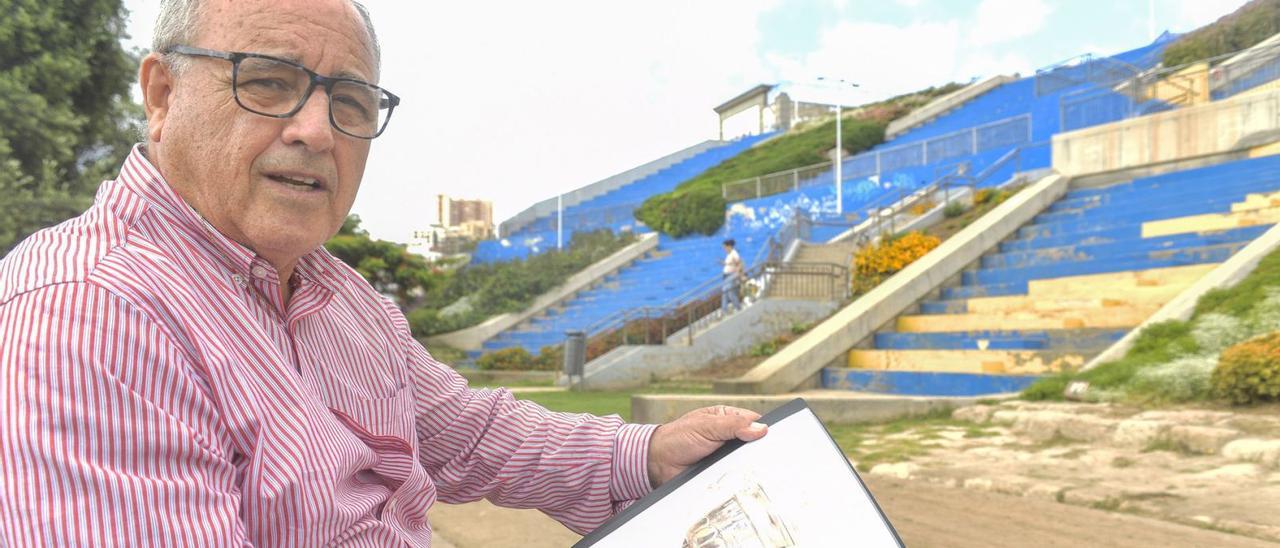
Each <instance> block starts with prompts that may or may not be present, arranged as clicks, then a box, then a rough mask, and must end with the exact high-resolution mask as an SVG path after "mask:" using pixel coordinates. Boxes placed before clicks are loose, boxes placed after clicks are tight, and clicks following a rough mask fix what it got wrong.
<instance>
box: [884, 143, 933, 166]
mask: <svg viewBox="0 0 1280 548" xmlns="http://www.w3.org/2000/svg"><path fill="white" fill-rule="evenodd" d="M921 164H924V143H911V144H909V145H903V146H900V147H895V148H890V149H885V150H882V151H880V172H881V173H885V172H889V171H893V170H895V169H902V168H904V167H912V166H918V165H921Z"/></svg>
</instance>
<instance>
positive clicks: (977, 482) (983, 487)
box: [964, 478, 995, 491]
mask: <svg viewBox="0 0 1280 548" xmlns="http://www.w3.org/2000/svg"><path fill="white" fill-rule="evenodd" d="M994 486H995V483H994V482H992V481H991V479H989V478H969V479H967V480H964V488H965V489H973V490H975V491H990V490H992V489H993V488H994Z"/></svg>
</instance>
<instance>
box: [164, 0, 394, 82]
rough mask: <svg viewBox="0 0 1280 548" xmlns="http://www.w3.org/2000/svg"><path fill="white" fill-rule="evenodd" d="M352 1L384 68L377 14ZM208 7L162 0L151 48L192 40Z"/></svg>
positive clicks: (181, 63)
mask: <svg viewBox="0 0 1280 548" xmlns="http://www.w3.org/2000/svg"><path fill="white" fill-rule="evenodd" d="M348 1H349V2H351V5H352V6H354V7H355V8H356V12H357V13H359V14H360V19H361V20H362V21H363V22H364V30H365V31H366V32H368V33H369V47H370V48H371V50H372V51H371V53H373V64H374V67H375V68H380V67H381V66H382V48H381V47H380V46H379V45H378V34H377V33H376V32H374V30H373V18H372V17H370V16H369V9H368V8H366V7H364V4H361V3H360V2H357V1H356V0H348ZM204 9H205V2H204V0H160V15H159V16H157V17H156V28H155V36H154V37H153V38H152V40H151V51H155V52H161V51H165V50H167V49H169V48H171V47H173V46H176V45H179V44H191V43H192V42H193V41H194V40H195V39H196V33H197V31H199V24H200V16H201V15H202V14H203V13H204ZM167 61H168V62H169V65H170V66H172V67H173V68H174V70H178V71H181V70H182V69H183V68H184V67H185V66H186V59H185V58H183V57H181V56H169V59H167Z"/></svg>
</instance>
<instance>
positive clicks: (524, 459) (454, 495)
mask: <svg viewBox="0 0 1280 548" xmlns="http://www.w3.org/2000/svg"><path fill="white" fill-rule="evenodd" d="M392 316H393V318H395V321H396V323H397V329H398V330H399V331H400V333H401V337H402V338H403V339H404V340H405V344H406V346H407V347H408V350H407V352H408V356H409V367H410V376H411V378H412V379H413V382H414V385H415V386H414V389H415V394H416V397H417V401H416V404H415V405H416V409H415V411H416V413H417V431H418V439H419V442H420V448H419V450H420V455H421V459H422V464H423V466H424V467H425V468H426V469H427V472H428V473H429V474H431V478H432V480H433V481H434V482H435V484H436V487H437V489H438V497H439V500H441V501H442V502H447V503H463V502H470V501H474V500H478V499H481V498H487V499H489V500H490V501H492V502H493V503H495V504H498V505H501V506H507V507H512V508H537V509H538V510H541V511H542V512H544V513H546V514H547V515H549V516H551V517H552V518H554V519H556V520H557V521H559V522H560V523H563V524H564V525H565V526H566V527H568V528H569V529H572V530H573V531H575V532H577V533H580V534H586V533H588V532H590V531H592V530H594V529H595V528H596V527H598V526H599V525H600V524H602V523H604V522H605V520H607V519H609V517H611V516H613V515H614V514H615V513H616V512H617V511H618V510H621V509H622V508H624V507H625V506H626V505H627V504H629V503H630V502H631V501H633V500H634V499H637V498H639V497H641V496H643V495H645V494H646V493H648V492H649V491H650V490H651V487H650V484H649V474H648V463H649V439H650V438H651V437H652V435H653V431H654V429H656V428H657V426H656V425H641V424H626V423H624V422H623V421H622V419H621V418H619V417H618V416H617V415H610V416H607V417H595V416H592V415H586V414H572V413H556V412H551V411H548V410H547V409H544V408H543V407H541V406H539V405H537V404H535V403H533V402H530V401H525V400H517V399H515V397H513V396H512V394H511V392H510V391H508V390H506V389H497V390H488V389H480V390H473V389H471V388H469V387H468V386H467V382H466V380H465V379H463V378H462V376H461V375H459V374H458V373H457V372H456V371H454V370H453V368H451V367H449V366H447V365H444V364H441V363H439V362H437V361H436V360H435V359H433V358H432V357H431V356H430V355H429V354H428V353H427V351H426V349H424V348H423V347H422V345H421V344H419V343H418V342H417V341H415V340H414V339H413V338H412V336H410V335H409V330H408V324H407V323H406V322H405V321H404V319H403V316H402V315H401V314H400V313H399V311H398V310H394V311H392Z"/></svg>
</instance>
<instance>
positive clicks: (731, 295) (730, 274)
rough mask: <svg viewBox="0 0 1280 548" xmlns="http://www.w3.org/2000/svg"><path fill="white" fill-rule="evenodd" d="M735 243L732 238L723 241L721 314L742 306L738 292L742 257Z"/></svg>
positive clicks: (741, 274) (741, 272) (741, 273)
mask: <svg viewBox="0 0 1280 548" xmlns="http://www.w3.org/2000/svg"><path fill="white" fill-rule="evenodd" d="M736 244H737V243H736V242H734V241H733V238H729V239H727V240H725V241H724V281H722V282H721V284H720V312H721V314H728V313H729V312H731V311H732V310H737V309H740V308H742V297H741V296H739V294H738V293H739V286H740V285H741V282H742V276H743V271H742V257H740V256H739V255H738V250H737V249H734V246H735V245H736ZM730 307H732V310H731V309H730Z"/></svg>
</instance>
